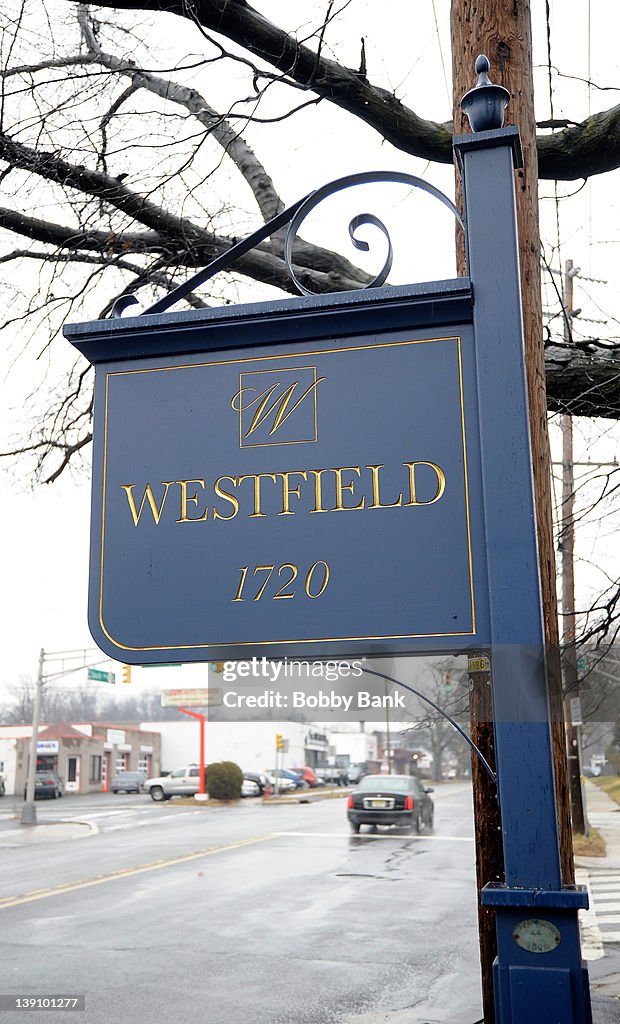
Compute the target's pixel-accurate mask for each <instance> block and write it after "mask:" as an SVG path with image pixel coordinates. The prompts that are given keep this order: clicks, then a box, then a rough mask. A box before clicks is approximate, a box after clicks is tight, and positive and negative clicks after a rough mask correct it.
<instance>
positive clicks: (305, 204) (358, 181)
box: [110, 171, 465, 317]
mask: <svg viewBox="0 0 620 1024" xmlns="http://www.w3.org/2000/svg"><path fill="white" fill-rule="evenodd" d="M375 183H383V184H388V183H389V184H394V183H395V184H400V185H409V186H410V187H412V188H418V189H420V190H421V191H422V192H426V193H428V195H430V196H432V197H433V198H434V199H438V200H439V202H440V203H443V205H444V206H446V207H447V208H448V210H450V212H451V213H452V214H453V215H454V217H455V218H456V220H457V222H458V223H459V224H460V225H461V227H462V228H463V229H464V228H465V225H464V222H463V218H462V217H461V215H460V213H459V211H458V210H457V208H456V206H455V205H454V203H453V202H452V201H451V200H450V199H448V197H447V196H446V195H444V193H443V192H441V191H440V190H439V189H438V188H435V186H434V185H431V184H430V183H429V182H428V181H424V179H423V178H418V177H416V176H415V175H413V174H406V173H404V172H401V171H365V172H362V173H359V174H348V175H346V176H345V177H343V178H336V179H335V180H334V181H330V182H328V183H327V184H326V185H322V186H321V188H318V189H316V190H315V191H314V192H310V193H309V194H308V195H307V196H304V197H303V198H302V199H299V200H298V201H297V202H296V203H294V204H293V205H292V206H289V207H287V209H286V210H282V212H281V213H279V214H277V216H275V217H272V219H271V220H269V221H267V223H266V224H263V225H262V227H260V228H259V229H258V230H257V231H254V232H253V233H252V234H251V235H248V236H247V238H244V239H242V240H241V241H240V242H237V243H236V244H235V245H233V246H231V248H230V249H227V250H226V252H224V253H222V254H221V255H220V256H218V257H217V258H216V259H214V260H212V262H211V263H209V264H208V266H206V267H204V268H203V269H202V270H199V271H198V273H197V274H194V275H193V276H192V277H190V278H189V279H188V280H187V281H185V282H184V283H183V284H181V285H179V286H178V287H177V288H173V290H172V291H171V292H168V294H167V295H164V296H163V297H162V298H161V299H159V300H158V301H157V302H155V303H153V305H152V306H149V308H148V309H145V310H143V311H142V312H141V313H140V314H139V315H140V316H146V315H147V314H152V313H163V312H165V311H166V310H167V309H170V307H171V306H173V305H175V303H177V302H178V301H179V300H180V299H184V298H185V297H186V296H187V295H189V294H190V292H192V291H194V289H196V288H198V287H199V286H200V285H201V284H204V283H205V281H208V280H209V279H210V278H212V277H214V276H215V275H216V274H219V273H221V271H223V270H228V269H229V268H230V267H231V266H232V265H233V264H234V263H235V261H236V260H238V259H239V258H240V257H241V256H244V255H245V254H246V253H247V252H250V250H251V249H253V248H254V247H255V246H257V245H259V244H260V242H263V241H264V240H265V239H266V238H269V237H270V236H271V235H275V234H276V232H278V231H280V229H281V228H283V227H285V226H286V225H287V224H288V225H289V227H288V230H287V233H286V239H285V243H284V261H285V263H286V269H287V271H288V274H289V276H290V278H291V280H292V281H293V284H294V285H295V287H296V288H297V290H298V291H299V292H300V293H301V294H302V295H313V294H315V293H314V292H312V291H310V289H308V288H306V287H305V286H304V285H303V284H302V283H301V282H300V281H299V279H298V278H297V275H296V274H295V271H294V270H293V245H294V242H295V237H296V235H297V233H298V231H299V228H300V226H301V224H302V223H303V221H304V220H305V219H306V217H307V216H308V215H309V214H310V213H311V212H312V210H314V209H315V207H317V206H318V205H319V203H321V202H323V200H324V199H327V198H328V197H329V196H332V195H335V194H336V193H338V192H342V191H343V190H344V189H346V188H353V187H355V186H356V185H371V184H375ZM366 224H369V225H372V226H373V227H375V228H377V229H378V230H379V231H380V232H381V233H382V235H383V237H384V238H385V240H386V242H387V246H388V251H387V256H386V259H385V262H384V264H383V267H382V268H381V270H380V271H379V273H378V274H377V276H376V277H374V278H373V280H372V281H370V282H369V284H367V285H365V286H364V288H361V289H360V290H362V291H363V290H365V289H368V288H379V287H381V285H383V284H384V283H385V281H386V280H387V278H388V275H389V273H390V270H391V267H392V261H393V249H392V242H391V239H390V235H389V232H388V229H387V228H386V226H385V224H384V223H383V221H381V220H380V219H379V218H378V217H376V216H375V215H374V214H372V213H360V214H358V215H357V216H355V217H353V218H352V220H351V221H350V223H349V237H350V239H351V242H352V243H353V245H354V246H355V248H356V249H358V250H360V251H362V252H368V251H369V249H370V246H369V244H368V242H366V241H364V240H363V239H361V238H358V237H357V235H356V232H357V229H358V228H360V227H362V226H363V225H366ZM137 302H138V300H137V298H136V297H135V295H129V294H128V295H121V296H119V298H118V299H117V300H116V302H115V303H114V305H113V306H112V312H111V314H110V315H111V316H112V317H118V316H121V314H122V313H123V312H124V311H125V310H126V309H128V308H129V307H130V306H132V305H134V304H137Z"/></svg>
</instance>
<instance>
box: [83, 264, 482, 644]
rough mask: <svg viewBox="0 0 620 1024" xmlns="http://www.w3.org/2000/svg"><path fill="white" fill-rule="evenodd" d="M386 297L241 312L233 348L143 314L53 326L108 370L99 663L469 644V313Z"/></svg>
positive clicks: (462, 287)
mask: <svg viewBox="0 0 620 1024" xmlns="http://www.w3.org/2000/svg"><path fill="white" fill-rule="evenodd" d="M396 292H397V293H398V294H397V295H396V296H395V290H394V289H378V290H377V291H375V293H374V294H373V295H372V296H370V295H365V296H364V295H362V296H356V297H355V299H356V301H355V302H354V303H351V305H350V306H346V307H345V308H343V304H342V300H341V298H338V297H336V298H334V297H327V296H325V297H324V298H323V299H322V301H321V306H320V309H319V310H318V312H317V310H316V309H307V308H305V307H306V306H307V303H306V300H287V301H286V302H281V303H270V304H268V305H269V308H268V310H267V309H265V305H264V304H263V305H262V306H258V307H241V309H237V310H236V316H235V321H234V336H233V335H231V334H230V331H229V330H228V328H229V327H230V326H231V318H230V314H229V311H228V309H224V310H217V311H216V310H209V311H208V315H207V314H206V313H205V312H204V311H201V312H200V313H197V314H189V316H190V320H188V319H187V318H188V314H183V319H182V321H180V322H179V324H178V329H177V330H176V331H175V332H172V333H170V332H167V331H160V330H159V318H153V317H149V316H145V317H142V318H139V320H138V321H136V320H131V321H130V320H117V321H105V322H103V321H98V322H97V325H96V326H95V325H92V324H91V325H85V327H72V328H67V333H69V334H70V336H71V337H72V339H74V340H75V343H76V344H77V345H78V347H80V348H81V349H82V350H83V351H84V352H85V353H86V354H87V355H89V356H90V358H93V359H95V360H96V361H98V360H99V358H100V357H104V358H105V359H106V360H107V361H106V362H105V363H104V365H99V364H98V365H97V374H96V378H97V383H96V392H97V397H96V400H95V409H96V412H95V416H96V422H97V426H96V428H95V436H96V441H95V454H94V464H95V470H94V473H95V480H94V493H95V497H94V501H93V533H92V548H91V552H92V554H91V591H90V612H89V620H90V626H91V630H92V632H93V636H94V637H95V638H96V640H97V643H98V644H99V646H100V647H101V648H102V649H103V650H105V651H109V652H110V653H113V655H114V656H115V657H116V658H117V659H118V660H122V661H124V662H127V663H133V664H147V663H149V662H160V661H166V662H169V661H171V660H174V659H177V660H178V659H180V660H182V661H210V662H212V663H213V662H218V661H220V660H221V661H223V660H226V659H230V658H237V659H242V658H245V657H247V656H248V653H250V654H251V655H255V654H261V655H265V656H266V657H272V658H273V657H276V658H277V657H283V656H287V657H307V656H308V655H310V654H311V655H313V656H314V657H317V656H318V657H321V656H323V657H332V656H339V657H348V656H355V655H359V656H362V655H364V654H368V653H380V652H381V651H385V650H390V651H399V652H401V653H411V652H415V651H418V650H423V651H428V650H429V649H430V650H438V651H442V650H449V651H453V650H455V649H464V648H467V647H471V646H473V645H474V644H475V645H478V646H480V645H481V644H484V643H485V641H487V640H488V626H487V620H488V611H487V593H486V586H487V584H486V580H487V576H486V565H485V551H484V524H483V513H482V508H483V503H482V500H481V494H480V489H481V472H480V455H479V446H480V441H479V430H478V400H477V384H476V360H475V352H474V343H473V333H472V329H471V324H470V322H469V320H470V318H471V315H472V304H471V293H470V290H469V287H468V285H467V284H462V283H461V282H459V281H457V282H450V283H449V284H448V283H443V284H442V288H441V289H440V290H439V291H438V290H437V288H435V287H431V286H411V287H408V288H400V289H397V290H396ZM318 313H320V316H319V315H318ZM457 315H458V319H457ZM175 316H178V314H173V316H172V319H174V317H175ZM154 319H155V321H156V323H153V320H154ZM102 323H103V324H104V327H103V328H102V326H101V324H102ZM128 324H132V325H133V326H132V327H131V328H130V329H128V326H127V325H128ZM420 324H421V325H420ZM416 325H418V326H416ZM196 328H199V330H198V332H196ZM223 332H224V334H225V336H226V337H225V342H226V344H227V345H228V346H229V347H228V348H227V349H226V350H225V351H222V345H223V344H224V341H223ZM76 335H79V338H78V337H77V336H76ZM103 335H105V339H106V341H105V346H104V347H103V348H102V347H101V346H100V340H99V339H100V337H101V336H103ZM276 340H277V342H278V343H277V344H274V342H275V341H276ZM188 346H189V348H190V349H192V348H193V349H196V348H198V350H197V351H188ZM213 346H215V347H214V348H213ZM239 346H242V347H239ZM149 350H152V351H153V353H154V354H153V356H150V357H148V358H147V357H144V355H143V353H144V352H146V351H149ZM138 353H140V355H138ZM155 353H157V354H155ZM129 357H132V358H129ZM121 360H122V361H121ZM128 581H131V585H128Z"/></svg>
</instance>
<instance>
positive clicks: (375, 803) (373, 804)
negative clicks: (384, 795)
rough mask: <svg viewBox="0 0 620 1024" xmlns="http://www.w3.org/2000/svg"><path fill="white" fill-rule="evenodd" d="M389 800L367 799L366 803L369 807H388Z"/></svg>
mask: <svg viewBox="0 0 620 1024" xmlns="http://www.w3.org/2000/svg"><path fill="white" fill-rule="evenodd" d="M391 802H392V801H391V800H369V801H368V803H369V804H370V806H371V807H389V806H390V804H391Z"/></svg>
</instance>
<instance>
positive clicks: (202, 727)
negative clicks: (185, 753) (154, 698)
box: [177, 708, 207, 796]
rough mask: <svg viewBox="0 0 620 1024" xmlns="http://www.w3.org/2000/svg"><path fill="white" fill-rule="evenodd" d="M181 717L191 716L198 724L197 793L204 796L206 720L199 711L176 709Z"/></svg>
mask: <svg viewBox="0 0 620 1024" xmlns="http://www.w3.org/2000/svg"><path fill="white" fill-rule="evenodd" d="M177 711H180V712H181V714H183V715H191V716H192V718H197V719H198V721H199V722H200V778H199V782H198V792H199V793H200V794H201V795H203V796H204V794H205V792H206V788H205V782H206V780H205V722H206V720H207V716H206V715H201V714H200V712H199V711H188V709H187V708H177Z"/></svg>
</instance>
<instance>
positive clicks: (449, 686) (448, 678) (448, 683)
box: [446, 672, 452, 693]
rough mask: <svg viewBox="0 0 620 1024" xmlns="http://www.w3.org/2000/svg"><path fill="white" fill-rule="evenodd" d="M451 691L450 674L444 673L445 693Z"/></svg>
mask: <svg viewBox="0 0 620 1024" xmlns="http://www.w3.org/2000/svg"><path fill="white" fill-rule="evenodd" d="M451 689H452V672H446V691H447V693H450V690H451Z"/></svg>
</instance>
